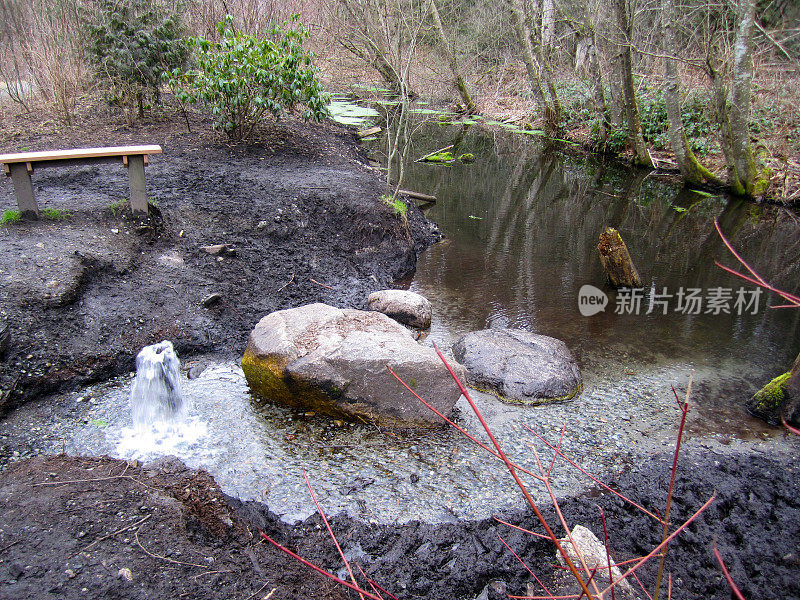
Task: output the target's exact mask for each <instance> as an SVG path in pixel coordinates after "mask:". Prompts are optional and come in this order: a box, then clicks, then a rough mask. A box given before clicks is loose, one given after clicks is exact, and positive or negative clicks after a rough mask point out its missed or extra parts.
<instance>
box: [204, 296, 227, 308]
mask: <svg viewBox="0 0 800 600" xmlns="http://www.w3.org/2000/svg"><path fill="white" fill-rule="evenodd" d="M221 301H222V294H217V293H214V294H209V295H208V296H206V297H205V298H203V300H202V302H201V304H202V305H203V306H204V307H206V308H210V307H212V306H214V305H216V304H219V303H220V302H221Z"/></svg>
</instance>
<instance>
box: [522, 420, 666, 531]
mask: <svg viewBox="0 0 800 600" xmlns="http://www.w3.org/2000/svg"><path fill="white" fill-rule="evenodd" d="M522 426H523V427H524V428H525V429H527V430H528V431H530V432H531V433H532V434H533V435H535V436H536V437H538V438H539V439H540V440H542V441H543V442H544V443H545V444H546V445H547V446H549V447H550V448H551V449H553V450H555V446H553V445H552V444H551V443H550V442H548V441H547V440H546V439H544V437H542V436H541V435H539V434H538V433H536V432H535V431H534V430H533V429H531V428H530V427H528V426H527V425H525V424H524V423H523V425H522ZM558 455H559V456H560V457H561V458H563V459H564V460H566V461H567V462H568V463H569V464H571V465H572V466H573V467H575V468H576V469H578V471H580V472H581V473H583V474H584V475H586V476H587V477H588V478H589V479H591V480H592V481H594V482H595V483H596V484H597V485H599V486H600V487H602V488H603V489H604V490H606V491H609V492H611V493H612V494H614V495H615V496H617V497H618V498H620V499H621V500H624V501H625V502H627V503H628V504H630V505H631V506H633V507H635V508H638V509H639V510H640V511H642V512H643V513H644V514H646V515H648V516H649V517H652V518H653V519H655V520H656V521H658V522H659V523H661V522H662V520H661V518H659V517H658V516H656V515H655V514H653V513H652V512H650V511H649V510H647V509H646V508H644V507H643V506H640V505H639V504H636V502H634V501H633V500H631V499H630V498H627V497H625V496H624V495H622V494H621V493H619V492H618V491H617V490H615V489H614V488H612V487H609V486H608V485H606V484H605V483H603V482H602V481H600V480H599V479H598V478H597V477H595V476H594V475H592V474H591V473H589V472H588V471H587V470H586V469H584V468H583V467H581V466H580V465H579V464H578V463H576V462H575V461H574V460H572V459H571V458H570V457H569V456H567V455H566V454H564V453H563V452H561V451H560V450H559V451H558Z"/></svg>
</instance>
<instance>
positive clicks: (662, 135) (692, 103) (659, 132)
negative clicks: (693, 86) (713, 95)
mask: <svg viewBox="0 0 800 600" xmlns="http://www.w3.org/2000/svg"><path fill="white" fill-rule="evenodd" d="M710 105H711V100H710V98H709V97H708V94H707V93H703V92H690V93H689V95H688V96H687V97H686V99H685V100H684V102H683V105H682V106H681V120H682V121H683V129H684V132H685V133H686V138H687V140H688V141H689V146H691V148H692V150H694V151H695V152H702V153H705V152H707V151H708V150H709V142H708V137H709V136H710V135H711V133H712V125H711V119H710V117H709V114H708V110H709V108H708V107H709V106H710ZM639 116H640V118H641V121H642V134H643V136H644V139H645V141H647V142H649V143H650V144H652V145H653V146H654V147H655V148H660V149H663V148H668V147H669V118H668V117H667V107H666V104H665V103H664V96H663V93H662V92H661V91H659V92H656V93H654V94H651V95H647V96H644V97H642V98H641V100H640V113H639Z"/></svg>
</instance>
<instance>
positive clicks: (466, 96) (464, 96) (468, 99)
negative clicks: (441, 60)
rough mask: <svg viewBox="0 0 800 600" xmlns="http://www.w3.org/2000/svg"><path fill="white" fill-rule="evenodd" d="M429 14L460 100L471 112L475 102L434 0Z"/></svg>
mask: <svg viewBox="0 0 800 600" xmlns="http://www.w3.org/2000/svg"><path fill="white" fill-rule="evenodd" d="M431 16H432V17H433V23H434V25H436V30H437V31H438V33H439V43H440V44H439V45H440V46H441V50H442V54H443V55H444V57H445V59H447V63H448V64H449V65H450V71H451V72H452V74H453V84H454V85H455V87H456V89H457V90H458V93H459V95H460V96H461V100H463V101H464V106H465V107H466V109H467V113H468V114H473V113H475V112H477V111H478V109H477V107H476V106H475V102H473V100H472V96H470V93H469V90H467V85H466V84H465V83H464V78H463V77H462V76H461V71H460V70H459V68H458V61H456V55H455V52H454V51H453V49H451V48H450V44H449V43H448V42H447V35H446V34H445V32H444V26H443V25H442V19H441V17H440V16H439V9H438V8H437V7H436V1H435V0H431Z"/></svg>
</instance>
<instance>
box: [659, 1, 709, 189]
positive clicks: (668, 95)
mask: <svg viewBox="0 0 800 600" xmlns="http://www.w3.org/2000/svg"><path fill="white" fill-rule="evenodd" d="M661 7H662V13H661V28H662V34H663V35H662V42H663V50H664V55H663V61H664V103H665V104H666V107H667V118H668V119H669V140H670V145H671V146H672V151H673V152H674V153H675V160H676V162H677V163H678V169H679V170H680V172H681V176H682V177H683V179H684V181H686V182H687V183H690V184H694V185H703V184H707V183H714V184H721V183H722V182H721V181H720V180H719V178H717V176H716V175H714V174H713V173H711V171H709V170H708V169H707V168H705V167H704V166H703V165H701V164H700V161H698V160H697V157H696V156H695V154H694V152H693V151H692V149H691V147H690V146H689V142H688V141H687V139H686V131H685V130H684V127H683V120H682V118H681V99H680V89H681V84H680V77H679V75H678V65H677V61H676V59H675V57H674V56H673V55H672V54H671V53H672V52H675V51H676V50H677V49H678V48H679V45H678V36H677V35H676V33H675V27H676V26H677V23H678V11H677V10H676V8H675V0H662V3H661Z"/></svg>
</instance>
